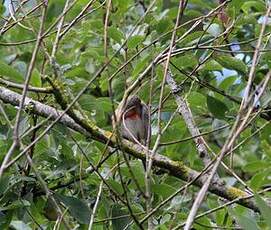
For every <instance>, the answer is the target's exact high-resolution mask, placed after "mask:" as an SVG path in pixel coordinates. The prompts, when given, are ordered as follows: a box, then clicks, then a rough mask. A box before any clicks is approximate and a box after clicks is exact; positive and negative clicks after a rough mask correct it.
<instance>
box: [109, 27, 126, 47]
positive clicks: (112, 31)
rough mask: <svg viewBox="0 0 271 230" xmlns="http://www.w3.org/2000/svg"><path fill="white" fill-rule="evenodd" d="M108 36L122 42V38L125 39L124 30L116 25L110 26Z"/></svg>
mask: <svg viewBox="0 0 271 230" xmlns="http://www.w3.org/2000/svg"><path fill="white" fill-rule="evenodd" d="M108 36H109V37H110V38H112V39H113V40H115V41H116V42H118V43H120V44H121V40H122V39H124V35H123V34H122V32H121V31H120V30H118V29H117V28H115V27H109V28H108Z"/></svg>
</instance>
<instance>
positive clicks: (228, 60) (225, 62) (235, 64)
mask: <svg viewBox="0 0 271 230" xmlns="http://www.w3.org/2000/svg"><path fill="white" fill-rule="evenodd" d="M214 58H215V60H216V61H217V62H218V63H219V64H220V65H222V66H223V67H225V68H227V69H232V70H236V71H237V72H240V73H243V74H246V72H247V66H246V65H245V63H244V62H242V61H241V60H239V59H237V58H233V57H231V56H229V55H215V56H214Z"/></svg>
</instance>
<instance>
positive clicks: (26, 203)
mask: <svg viewBox="0 0 271 230" xmlns="http://www.w3.org/2000/svg"><path fill="white" fill-rule="evenodd" d="M28 206H30V203H29V201H27V200H15V201H14V202H13V203H11V204H9V205H7V206H5V207H0V211H5V210H12V209H18V208H23V207H28Z"/></svg>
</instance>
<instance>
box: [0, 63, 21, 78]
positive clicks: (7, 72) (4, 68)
mask: <svg viewBox="0 0 271 230" xmlns="http://www.w3.org/2000/svg"><path fill="white" fill-rule="evenodd" d="M0 75H2V76H4V77H7V78H9V79H10V80H13V81H17V82H22V81H23V79H24V77H23V75H22V74H21V73H20V72H19V71H17V70H16V69H15V68H14V67H12V66H10V65H8V64H6V63H5V62H2V61H0Z"/></svg>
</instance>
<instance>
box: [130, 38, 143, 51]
mask: <svg viewBox="0 0 271 230" xmlns="http://www.w3.org/2000/svg"><path fill="white" fill-rule="evenodd" d="M143 41H144V37H143V36H142V35H135V36H133V37H131V38H129V40H128V42H127V46H128V48H129V49H133V48H136V47H137V46H139V45H140V44H141V43H142V42H143Z"/></svg>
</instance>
